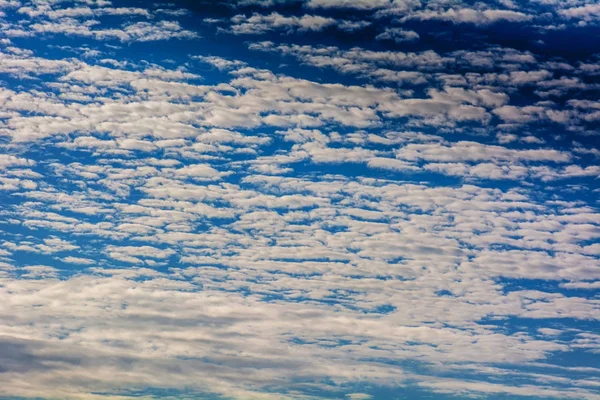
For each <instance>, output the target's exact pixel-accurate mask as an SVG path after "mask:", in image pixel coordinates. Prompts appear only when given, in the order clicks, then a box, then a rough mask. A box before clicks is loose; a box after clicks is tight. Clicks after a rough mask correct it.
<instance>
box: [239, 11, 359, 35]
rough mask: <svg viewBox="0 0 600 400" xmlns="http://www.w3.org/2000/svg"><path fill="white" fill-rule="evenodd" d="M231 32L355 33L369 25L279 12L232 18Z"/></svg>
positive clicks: (256, 33)
mask: <svg viewBox="0 0 600 400" xmlns="http://www.w3.org/2000/svg"><path fill="white" fill-rule="evenodd" d="M231 21H232V23H233V24H232V26H231V32H232V33H233V34H236V35H242V34H253V35H260V34H265V33H267V32H269V31H271V30H276V29H279V30H284V31H287V32H290V33H291V32H293V31H294V30H298V31H321V30H323V29H325V28H327V27H338V28H339V29H341V30H344V31H354V30H358V29H362V28H364V27H365V26H368V25H369V22H366V21H356V22H353V21H345V20H339V21H338V20H336V19H333V18H330V17H322V16H319V15H309V14H305V15H302V16H301V17H296V16H284V15H281V14H279V13H277V12H272V13H271V14H268V15H262V14H256V13H255V14H252V15H251V16H250V17H247V16H245V15H242V14H239V15H236V16H234V17H232V18H231Z"/></svg>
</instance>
